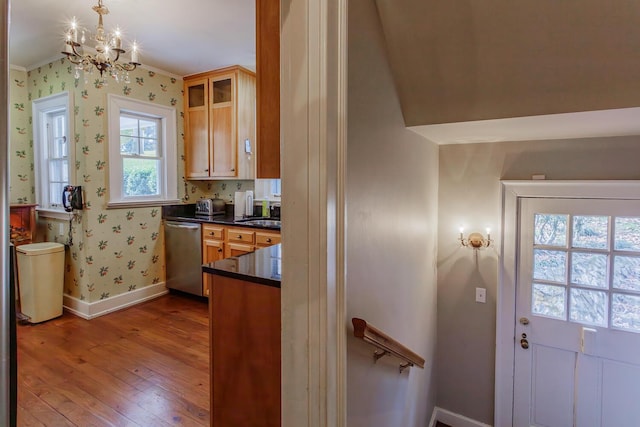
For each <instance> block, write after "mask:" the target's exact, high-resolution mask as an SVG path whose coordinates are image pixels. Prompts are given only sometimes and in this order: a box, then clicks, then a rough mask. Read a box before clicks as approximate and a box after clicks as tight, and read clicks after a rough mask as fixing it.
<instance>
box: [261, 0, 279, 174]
mask: <svg viewBox="0 0 640 427" xmlns="http://www.w3.org/2000/svg"><path fill="white" fill-rule="evenodd" d="M256 74H257V85H258V91H257V93H258V148H257V166H256V167H257V177H258V178H280V0H256Z"/></svg>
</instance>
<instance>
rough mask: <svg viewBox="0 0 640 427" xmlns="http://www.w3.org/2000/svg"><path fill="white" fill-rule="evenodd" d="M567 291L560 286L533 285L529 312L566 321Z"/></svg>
mask: <svg viewBox="0 0 640 427" xmlns="http://www.w3.org/2000/svg"><path fill="white" fill-rule="evenodd" d="M566 299H567V290H566V289H565V288H564V287H562V286H553V285H543V284H540V283H534V284H533V289H532V293H531V311H532V312H533V314H538V315H541V316H547V317H555V318H557V319H562V320H565V319H566V315H565V307H566V302H565V301H566Z"/></svg>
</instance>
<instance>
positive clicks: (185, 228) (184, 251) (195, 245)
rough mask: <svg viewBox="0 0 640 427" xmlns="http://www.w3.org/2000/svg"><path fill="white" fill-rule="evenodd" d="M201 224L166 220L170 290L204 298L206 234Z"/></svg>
mask: <svg viewBox="0 0 640 427" xmlns="http://www.w3.org/2000/svg"><path fill="white" fill-rule="evenodd" d="M200 229H201V226H200V224H199V223H193V222H181V221H165V223H164V242H165V245H164V247H165V249H164V255H165V259H166V266H167V288H169V289H176V290H178V291H182V292H188V293H190V294H194V295H200V296H202V234H201V233H200Z"/></svg>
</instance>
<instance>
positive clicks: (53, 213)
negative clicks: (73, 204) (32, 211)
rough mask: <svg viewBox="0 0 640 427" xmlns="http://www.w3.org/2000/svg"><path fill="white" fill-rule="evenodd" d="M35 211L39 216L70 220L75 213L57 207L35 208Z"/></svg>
mask: <svg viewBox="0 0 640 427" xmlns="http://www.w3.org/2000/svg"><path fill="white" fill-rule="evenodd" d="M36 212H38V216H39V217H40V218H53V219H63V220H70V219H72V218H73V217H74V215H75V214H74V213H73V212H67V211H61V210H57V209H44V208H36Z"/></svg>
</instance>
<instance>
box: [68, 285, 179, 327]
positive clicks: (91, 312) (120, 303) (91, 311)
mask: <svg viewBox="0 0 640 427" xmlns="http://www.w3.org/2000/svg"><path fill="white" fill-rule="evenodd" d="M167 293H169V290H168V289H167V287H166V286H165V283H164V282H162V283H156V284H154V285H149V286H145V287H143V288H140V289H136V290H134V291H131V292H126V293H124V294H119V295H115V296H113V297H110V298H106V299H103V300H100V301H96V302H86V301H82V300H79V299H78V298H75V297H72V296H70V295H66V294H65V295H64V296H63V303H62V305H63V307H64V309H65V310H67V311H68V312H70V313H72V314H75V315H76V316H78V317H82V318H83V319H86V320H91V319H94V318H96V317H99V316H104V315H105V314H109V313H112V312H114V311H118V310H122V309H124V308H127V307H131V306H132V305H136V304H140V303H142V302H145V301H149V300H151V299H154V298H158V297H160V296H162V295H166V294H167Z"/></svg>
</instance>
